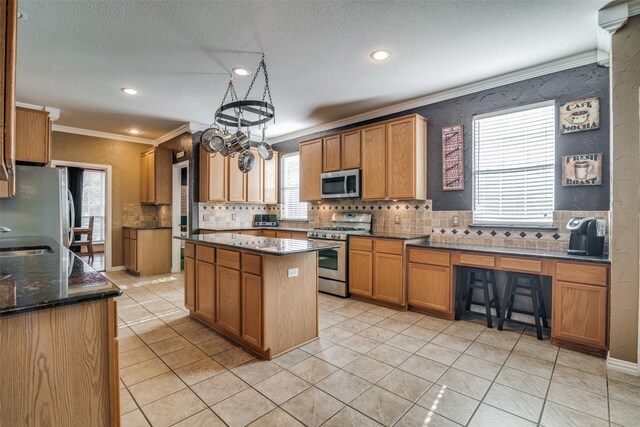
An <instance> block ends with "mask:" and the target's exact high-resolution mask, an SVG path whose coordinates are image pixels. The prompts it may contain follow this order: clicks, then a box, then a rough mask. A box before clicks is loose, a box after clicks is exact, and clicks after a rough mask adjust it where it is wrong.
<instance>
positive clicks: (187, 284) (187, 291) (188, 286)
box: [184, 257, 196, 311]
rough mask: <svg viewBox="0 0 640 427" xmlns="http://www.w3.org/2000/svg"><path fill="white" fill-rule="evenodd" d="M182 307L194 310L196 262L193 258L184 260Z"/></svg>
mask: <svg viewBox="0 0 640 427" xmlns="http://www.w3.org/2000/svg"><path fill="white" fill-rule="evenodd" d="M184 306H185V307H187V308H188V309H189V310H191V311H193V310H195V309H196V262H195V260H194V259H193V258H189V257H185V258H184Z"/></svg>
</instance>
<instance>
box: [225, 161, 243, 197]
mask: <svg viewBox="0 0 640 427" xmlns="http://www.w3.org/2000/svg"><path fill="white" fill-rule="evenodd" d="M237 159H238V156H235V157H234V158H230V159H229V192H228V194H229V201H230V202H246V201H247V177H246V174H244V173H242V172H240V168H239V167H238V160H237Z"/></svg>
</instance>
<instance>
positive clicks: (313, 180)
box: [300, 139, 322, 202]
mask: <svg viewBox="0 0 640 427" xmlns="http://www.w3.org/2000/svg"><path fill="white" fill-rule="evenodd" d="M321 173H322V140H321V139H318V140H316V141H310V142H304V143H302V144H300V201H305V202H308V201H316V200H321V199H322V197H321V196H320V194H321V193H320V174H321Z"/></svg>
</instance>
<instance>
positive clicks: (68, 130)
mask: <svg viewBox="0 0 640 427" xmlns="http://www.w3.org/2000/svg"><path fill="white" fill-rule="evenodd" d="M53 130H54V131H56V132H64V133H73V134H75V135H84V136H92V137H95V138H104V139H113V140H116V141H126V142H135V143H137V144H148V145H155V144H154V142H155V140H153V139H147V138H136V137H135V136H127V135H119V134H117V133H109V132H100V131H97V130H91V129H81V128H74V127H70V126H62V125H56V124H54V125H53Z"/></svg>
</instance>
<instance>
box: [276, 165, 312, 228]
mask: <svg viewBox="0 0 640 427" xmlns="http://www.w3.org/2000/svg"><path fill="white" fill-rule="evenodd" d="M280 170H281V176H280V183H281V187H280V197H281V198H282V205H281V208H280V219H284V220H287V219H290V220H307V203H304V202H300V155H299V154H298V153H294V154H289V155H284V156H282V163H281V165H280Z"/></svg>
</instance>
